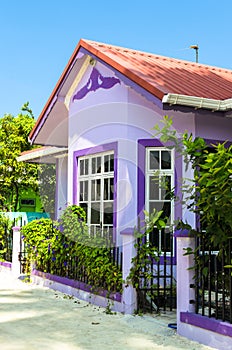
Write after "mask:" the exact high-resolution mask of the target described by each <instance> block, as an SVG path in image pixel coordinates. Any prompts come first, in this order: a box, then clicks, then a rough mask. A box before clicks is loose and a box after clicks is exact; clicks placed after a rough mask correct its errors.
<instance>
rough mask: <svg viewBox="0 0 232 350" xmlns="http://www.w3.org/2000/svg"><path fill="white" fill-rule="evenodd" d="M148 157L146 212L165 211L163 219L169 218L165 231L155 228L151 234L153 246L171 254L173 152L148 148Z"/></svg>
mask: <svg viewBox="0 0 232 350" xmlns="http://www.w3.org/2000/svg"><path fill="white" fill-rule="evenodd" d="M146 154H147V157H146V210H147V211H148V212H149V213H152V212H153V210H154V209H155V210H157V211H163V213H162V218H167V219H168V220H167V226H166V227H165V229H163V230H158V229H157V228H156V227H154V230H153V232H151V233H150V234H149V237H148V238H149V239H150V242H151V244H152V245H154V246H156V247H157V248H158V249H159V250H160V251H162V252H166V253H170V252H171V249H173V247H171V244H170V242H171V233H170V230H171V226H170V225H171V224H172V223H173V220H174V205H173V200H172V196H171V191H172V188H173V187H174V171H173V169H174V160H173V158H174V157H173V150H171V149H165V148H158V147H155V148H147V152H146Z"/></svg>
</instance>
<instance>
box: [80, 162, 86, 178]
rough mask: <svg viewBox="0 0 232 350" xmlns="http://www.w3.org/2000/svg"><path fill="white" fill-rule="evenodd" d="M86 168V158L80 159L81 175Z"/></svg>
mask: <svg viewBox="0 0 232 350" xmlns="http://www.w3.org/2000/svg"><path fill="white" fill-rule="evenodd" d="M84 169H85V161H84V159H81V160H80V175H84Z"/></svg>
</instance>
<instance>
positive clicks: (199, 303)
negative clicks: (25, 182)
mask: <svg viewBox="0 0 232 350" xmlns="http://www.w3.org/2000/svg"><path fill="white" fill-rule="evenodd" d="M197 246H198V247H199V251H198V255H197V256H196V263H197V264H196V266H197V268H196V275H195V286H192V287H195V291H196V298H195V303H196V305H195V312H196V313H197V314H201V315H203V316H207V317H213V318H215V319H220V320H222V321H227V322H230V323H232V303H231V301H232V240H231V239H229V240H228V244H227V245H226V248H224V249H221V250H220V251H217V250H215V248H214V249H212V247H211V246H210V245H209V244H207V243H206V242H204V241H203V240H201V241H197Z"/></svg>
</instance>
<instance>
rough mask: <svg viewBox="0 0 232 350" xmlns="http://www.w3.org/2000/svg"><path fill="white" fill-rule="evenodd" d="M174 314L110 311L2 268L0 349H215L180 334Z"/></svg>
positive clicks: (0, 277)
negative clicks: (25, 279) (173, 326)
mask: <svg viewBox="0 0 232 350" xmlns="http://www.w3.org/2000/svg"><path fill="white" fill-rule="evenodd" d="M170 322H173V315H168V314H167V315H163V316H159V317H151V316H143V317H140V316H130V315H122V314H113V315H110V314H106V312H105V309H102V308H99V307H94V306H92V305H89V304H88V303H86V302H84V301H80V300H78V299H75V298H72V297H69V296H67V295H64V294H62V293H58V292H55V291H52V290H50V289H46V288H43V287H38V286H35V285H31V284H27V283H25V282H22V281H20V280H19V279H15V278H13V276H12V274H11V273H10V272H9V271H7V270H6V269H3V268H1V271H0V350H42V349H43V350H89V349H94V350H100V349H101V350H108V349H109V350H111V349H112V350H114V349H115V350H116V349H117V350H119V349H120V350H153V349H158V350H163V349H165V350H169V349H170V350H178V349H186V348H188V350H193V349H201V350H206V349H211V348H209V347H206V346H203V345H200V344H198V343H195V342H191V341H188V340H187V339H185V338H182V337H180V336H178V335H176V333H175V330H173V329H171V328H169V327H168V326H167V325H168V323H170Z"/></svg>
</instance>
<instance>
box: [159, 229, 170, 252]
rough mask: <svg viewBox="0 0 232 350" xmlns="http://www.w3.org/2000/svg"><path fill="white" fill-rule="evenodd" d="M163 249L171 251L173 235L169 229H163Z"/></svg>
mask: <svg viewBox="0 0 232 350" xmlns="http://www.w3.org/2000/svg"><path fill="white" fill-rule="evenodd" d="M161 249H162V251H163V252H170V251H171V235H170V231H169V229H163V230H161Z"/></svg>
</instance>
